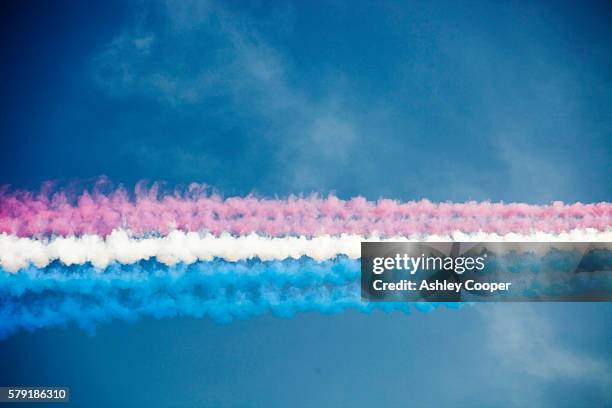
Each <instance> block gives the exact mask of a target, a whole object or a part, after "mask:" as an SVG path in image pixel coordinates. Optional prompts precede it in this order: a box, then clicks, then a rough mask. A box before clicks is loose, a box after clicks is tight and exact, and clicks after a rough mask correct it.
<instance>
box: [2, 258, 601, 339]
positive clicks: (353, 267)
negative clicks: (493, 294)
mask: <svg viewBox="0 0 612 408" xmlns="http://www.w3.org/2000/svg"><path fill="white" fill-rule="evenodd" d="M581 256H582V254H581V253H579V252H577V251H573V250H572V251H558V250H554V251H551V252H548V253H546V255H544V256H541V257H540V256H536V255H534V254H533V253H528V254H524V255H519V254H517V253H516V252H514V251H513V252H511V253H507V254H505V255H500V257H498V258H496V259H495V261H494V262H492V263H491V264H489V265H492V266H493V269H491V270H488V269H485V270H484V271H482V273H483V274H488V273H492V274H497V275H496V276H498V277H500V278H508V274H509V275H515V274H516V272H515V271H513V270H514V269H516V268H515V266H516V265H520V266H521V268H520V269H521V270H522V271H524V272H525V273H521V274H520V276H519V279H514V284H517V285H518V284H521V285H522V286H521V288H522V290H524V291H525V293H527V292H529V293H530V294H531V295H533V294H534V293H537V294H538V295H540V296H548V295H559V294H562V295H573V294H578V293H580V291H582V290H592V289H593V287H595V288H597V289H602V290H612V279H611V276H610V274H609V273H608V274H605V275H600V276H595V277H594V278H593V279H591V278H590V277H585V276H584V275H578V274H575V273H573V272H572V271H574V269H575V268H576V265H577V264H578V263H579V261H580V258H581ZM594 260H595V261H596V262H597V263H601V262H603V263H604V264H605V265H608V266H610V253H609V252H608V253H607V254H606V255H605V256H604V257H603V258H600V257H599V255H596V256H595V258H594ZM500 265H501V266H502V269H499V268H498V267H499V266H500ZM506 265H510V267H509V268H507V269H506V267H505V266H506ZM546 270H553V271H554V272H555V273H556V271H558V275H555V274H554V273H553V274H551V273H547V274H546V275H544V274H543V272H544V271H546ZM568 272H570V273H569V274H568ZM551 277H552V279H551ZM585 278H587V279H585ZM500 280H501V279H500ZM436 306H437V304H435V303H424V302H423V303H421V302H417V303H408V302H401V303H398V302H373V303H372V302H364V301H362V300H361V287H360V262H359V261H357V260H353V259H349V258H347V257H338V258H336V259H334V260H330V261H323V262H317V261H314V260H312V259H309V258H301V259H299V260H286V261H271V262H261V261H240V262H227V261H221V260H214V261H211V262H198V263H194V264H190V265H186V264H178V265H175V266H173V267H166V266H163V265H162V264H160V263H158V262H154V261H147V262H139V263H137V264H133V265H121V264H112V265H110V266H109V267H108V268H106V269H105V270H104V271H102V272H101V271H99V270H97V269H95V268H94V267H92V266H76V265H75V266H71V267H65V266H61V265H58V264H57V263H56V264H53V265H52V266H50V267H48V268H44V269H40V268H34V267H30V268H26V269H24V270H21V271H19V272H18V273H6V272H4V271H2V270H0V338H1V337H6V336H10V335H12V334H14V333H16V332H18V331H20V330H30V331H31V330H36V329H40V328H45V327H55V326H62V325H66V324H69V323H73V322H74V323H76V324H77V325H78V326H79V327H82V328H83V329H86V330H93V329H95V328H96V327H97V326H99V325H100V324H103V323H108V322H111V321H114V320H127V321H133V320H137V319H139V318H142V317H154V318H164V317H174V316H191V317H197V318H203V317H209V318H212V319H213V320H215V321H218V322H229V321H231V320H233V319H246V318H249V317H252V316H259V315H262V314H265V313H273V314H274V315H277V316H284V317H291V316H293V315H294V314H296V313H301V312H320V313H338V312H342V311H345V310H347V309H351V310H356V311H361V312H370V311H372V310H375V309H381V310H401V311H408V310H409V309H410V308H412V307H414V308H416V309H418V310H422V311H428V310H431V309H432V308H434V307H436ZM447 306H449V307H458V304H456V303H451V304H447Z"/></svg>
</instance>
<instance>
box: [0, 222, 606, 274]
mask: <svg viewBox="0 0 612 408" xmlns="http://www.w3.org/2000/svg"><path fill="white" fill-rule="evenodd" d="M132 235H133V234H131V233H130V232H129V231H125V230H115V231H113V232H111V233H110V234H109V235H108V236H106V237H100V236H97V235H83V236H81V237H61V236H60V237H55V238H52V239H33V238H20V237H17V236H15V235H6V234H0V267H1V268H3V269H4V270H5V271H7V272H16V271H18V270H19V269H22V268H26V267H28V266H30V265H34V266H36V267H39V268H43V267H45V266H47V265H49V264H50V263H51V262H53V261H56V260H57V261H60V262H61V263H62V264H64V265H67V266H70V265H83V264H91V265H93V266H94V267H96V268H98V269H104V268H106V267H107V266H108V265H110V264H112V263H121V264H133V263H136V262H139V261H142V260H149V259H152V260H156V261H157V262H160V263H162V264H164V265H167V266H173V265H176V264H177V263H186V264H190V263H194V262H198V261H211V260H213V259H223V260H227V261H241V260H248V259H259V260H262V261H270V260H284V259H299V258H301V257H309V258H312V259H314V260H316V261H324V260H329V259H334V258H336V257H338V256H347V257H349V258H351V259H358V258H359V257H360V253H361V242H367V241H389V242H410V241H412V242H419V241H429V242H438V241H445V242H451V241H459V242H607V241H612V229H610V230H607V231H604V232H602V231H598V230H595V229H587V230H572V231H567V232H563V233H559V234H551V233H544V232H534V233H531V234H528V235H523V234H515V233H509V234H506V235H497V234H490V233H483V232H481V233H467V234H466V233H463V232H459V231H456V232H454V233H453V234H451V235H428V236H421V235H412V236H408V237H403V236H396V237H390V238H386V239H383V238H381V237H377V236H360V235H354V234H342V235H340V236H330V235H323V236H315V237H311V238H307V237H304V236H302V237H282V238H280V237H276V238H275V237H265V236H260V235H257V234H249V235H245V236H238V237H236V236H232V235H230V234H223V235H221V236H215V235H211V234H199V233H195V232H183V231H179V230H175V231H172V232H170V233H169V234H168V235H167V236H161V237H150V238H138V237H133V236H132Z"/></svg>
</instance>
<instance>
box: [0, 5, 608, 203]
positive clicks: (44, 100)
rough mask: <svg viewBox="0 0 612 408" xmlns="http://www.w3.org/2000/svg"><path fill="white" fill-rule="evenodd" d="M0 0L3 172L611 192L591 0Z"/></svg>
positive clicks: (513, 194) (28, 180)
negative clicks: (1, 2)
mask: <svg viewBox="0 0 612 408" xmlns="http://www.w3.org/2000/svg"><path fill="white" fill-rule="evenodd" d="M3 7H4V8H5V9H7V8H8V10H6V12H5V13H3V15H4V16H5V17H4V21H3V24H2V27H3V28H2V41H3V42H4V43H3V46H2V50H1V51H0V53H1V58H2V61H3V64H2V67H0V69H1V70H2V75H3V77H5V78H10V80H8V81H7V82H6V83H5V84H4V85H3V87H2V96H3V100H5V101H6V102H5V114H4V115H2V121H1V122H0V126H1V127H0V132H1V134H2V138H3V142H4V143H3V147H4V148H3V149H2V152H1V153H0V154H1V155H2V156H1V157H0V159H1V160H2V161H3V162H4V163H6V164H7V165H6V166H5V167H6V170H5V171H4V172H3V174H2V182H5V183H7V182H8V183H13V184H15V185H17V186H28V187H30V186H32V187H33V186H37V185H38V183H40V181H42V180H45V179H49V178H52V179H55V178H60V179H64V178H72V177H78V178H88V177H95V176H98V175H100V174H106V175H108V176H109V177H110V178H111V179H112V180H114V181H115V182H123V183H127V184H131V183H134V182H136V181H138V180H140V179H142V178H147V179H153V180H166V181H168V182H169V183H171V184H176V183H187V182H192V181H200V182H205V183H209V184H211V185H213V186H215V187H217V188H218V189H219V190H221V191H222V192H223V193H225V194H244V193H248V192H251V191H255V192H258V193H260V194H263V195H274V194H278V195H286V194H288V193H290V192H308V191H320V192H324V193H326V192H328V191H330V190H333V191H336V192H337V193H338V194H339V195H341V196H344V197H348V196H352V195H356V194H361V195H365V196H367V197H369V198H378V197H380V196H386V197H393V198H401V199H412V198H429V199H432V200H457V201H463V200H467V199H477V200H483V199H491V200H505V201H527V202H549V201H551V200H564V201H577V200H580V201H602V200H609V199H610V196H611V190H610V183H609V177H608V175H609V173H610V161H609V153H610V149H611V142H610V140H611V138H610V132H611V130H610V129H611V123H612V121H611V119H612V118H611V116H612V115H611V114H610V110H609V109H607V107H608V105H609V101H610V97H611V94H610V93H611V89H612V87H611V80H612V74H611V73H612V56H611V55H612V54H611V53H610V52H609V48H610V40H609V38H611V37H612V35H611V34H612V33H610V31H611V30H612V29H611V28H610V24H609V23H610V8H609V7H607V5H606V4H605V2H602V3H594V2H586V3H581V4H579V5H578V4H571V3H563V2H550V3H547V2H539V3H527V2H525V3H515V2H513V3H506V2H500V3H497V4H488V3H487V2H482V3H477V2H470V3H465V4H458V3H456V2H448V3H445V2H424V3H400V2H397V3H395V2H384V3H381V4H379V5H377V6H376V7H374V6H372V5H371V4H367V3H360V2H340V1H337V2H329V3H317V2H296V3H288V4H283V5H278V4H276V3H267V2H241V3H240V4H232V3H229V4H222V3H213V2H207V1H206V2H191V1H175V2H172V1H170V2H127V3H123V2H109V3H108V4H104V5H101V4H98V5H89V4H74V3H72V2H68V3H67V4H65V5H64V6H62V5H61V3H58V4H57V5H56V6H50V5H48V4H46V3H44V2H38V3H36V2H32V3H25V4H21V5H12V7H13V9H11V6H7V5H5V6H3ZM8 164H10V165H8Z"/></svg>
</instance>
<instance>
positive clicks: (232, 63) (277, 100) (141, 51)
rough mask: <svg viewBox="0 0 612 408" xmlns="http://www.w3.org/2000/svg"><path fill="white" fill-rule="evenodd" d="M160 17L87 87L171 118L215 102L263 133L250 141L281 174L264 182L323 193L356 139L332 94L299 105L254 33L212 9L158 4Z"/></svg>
mask: <svg viewBox="0 0 612 408" xmlns="http://www.w3.org/2000/svg"><path fill="white" fill-rule="evenodd" d="M147 14H149V12H148V11H147V12H145V13H143V14H142V15H145V16H146V15H147ZM162 15H163V18H162V19H161V20H162V22H163V23H162V24H159V23H156V24H155V25H153V24H151V25H147V24H146V20H147V19H146V18H139V19H137V20H136V21H135V23H134V25H133V26H132V27H127V28H126V29H125V30H124V31H123V32H122V33H120V34H119V35H118V36H117V37H116V38H115V39H113V40H112V41H111V42H110V44H109V45H108V47H107V48H106V50H104V51H103V52H102V53H101V54H100V55H98V56H97V57H96V58H95V59H94V61H93V65H92V66H93V74H94V78H95V80H96V81H97V83H98V85H99V86H100V87H101V88H102V89H104V90H105V91H106V92H108V94H109V95H112V96H117V97H123V96H126V95H133V94H136V95H139V96H144V97H148V98H151V99H153V100H156V101H158V102H160V103H163V104H166V105H168V106H169V107H173V108H185V107H188V108H193V107H194V106H196V105H198V104H206V103H207V102H208V101H210V100H213V99H215V98H223V99H224V103H225V104H227V103H229V106H230V108H229V109H230V110H231V111H235V112H239V114H246V115H249V116H250V117H255V118H256V120H258V121H263V122H264V123H265V124H266V126H265V130H264V131H263V132H260V136H262V137H264V138H266V139H268V143H269V144H271V145H273V146H276V147H275V148H274V149H273V152H272V155H271V157H270V160H272V161H273V162H274V163H275V167H277V168H282V169H283V177H282V178H280V177H277V176H274V174H275V173H274V172H271V174H272V175H271V176H270V177H273V178H274V177H276V179H275V180H273V181H272V182H274V183H280V184H285V185H284V186H283V187H284V188H297V189H326V188H329V187H330V186H331V185H333V182H334V178H335V177H337V175H338V172H337V171H334V169H336V168H337V167H338V166H342V165H343V163H345V162H346V161H347V160H348V159H349V158H350V157H351V152H354V150H355V148H356V146H357V144H358V143H357V142H358V138H359V132H358V130H357V126H356V125H355V124H354V123H353V122H352V119H351V115H350V112H347V111H346V109H344V107H343V105H342V98H341V97H340V95H338V94H337V92H336V91H335V90H330V92H329V93H328V94H327V95H324V96H323V97H322V98H320V99H316V100H315V99H312V98H310V97H308V96H307V94H306V93H305V92H304V90H302V89H300V88H299V87H297V86H295V85H292V84H291V83H290V81H289V80H288V72H289V71H290V70H291V64H290V63H288V62H287V59H286V56H285V55H283V53H281V52H279V51H278V50H277V49H276V48H274V47H273V46H272V45H271V44H270V43H269V42H267V41H265V39H263V38H262V36H261V35H260V33H259V32H258V30H257V27H256V24H254V23H253V22H252V21H250V20H249V19H248V18H245V17H243V16H237V15H234V14H232V13H230V12H229V11H228V10H227V9H225V8H223V7H221V6H220V5H218V4H215V3H212V2H204V3H202V2H198V1H194V2H191V1H180V2H176V1H168V2H166V3H165V9H164V13H162ZM279 24H281V25H282V24H286V22H284V21H281V22H280V23H279ZM215 103H216V102H215ZM184 148H185V149H188V150H191V151H192V150H193V147H192V146H185V147H184ZM147 149H148V151H150V150H151V149H153V147H152V146H149V147H148V148H147ZM175 156H176V157H182V158H189V157H195V158H197V157H199V155H193V154H178V155H175ZM201 165H202V163H189V164H185V163H182V165H181V166H178V167H180V168H185V167H187V168H191V169H198V168H201ZM178 167H177V168H178Z"/></svg>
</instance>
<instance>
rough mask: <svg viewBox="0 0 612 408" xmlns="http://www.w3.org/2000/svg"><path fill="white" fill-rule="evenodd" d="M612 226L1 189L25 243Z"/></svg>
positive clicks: (453, 212)
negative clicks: (118, 232) (127, 236)
mask: <svg viewBox="0 0 612 408" xmlns="http://www.w3.org/2000/svg"><path fill="white" fill-rule="evenodd" d="M611 226H612V204H611V203H605V202H602V203H595V204H582V203H575V204H564V203H562V202H558V201H557V202H553V203H552V204H550V205H530V204H524V203H508V204H505V203H492V202H473V201H472V202H466V203H450V202H446V203H433V202H430V201H427V200H421V201H408V202H400V201H396V200H390V199H379V200H377V201H367V200H366V199H365V198H363V197H354V198H351V199H349V200H342V199H339V198H337V197H335V196H333V195H330V196H328V197H326V198H322V197H319V196H315V195H311V196H307V197H296V196H290V197H288V198H287V199H266V198H256V197H253V196H246V197H230V198H225V199H224V198H222V197H221V196H219V195H217V194H207V193H206V190H205V187H203V186H201V185H192V186H190V188H189V189H188V191H187V192H183V193H173V194H167V195H163V194H160V193H159V187H158V186H157V185H153V187H151V188H149V189H147V188H144V187H142V185H139V186H137V188H136V190H135V193H134V194H129V193H128V192H127V191H126V190H125V189H123V188H118V189H115V190H113V191H110V192H107V193H102V192H100V191H97V190H95V189H94V191H93V192H91V193H90V192H88V191H84V192H82V193H79V194H76V195H73V196H71V195H70V194H69V193H67V192H66V191H59V192H55V193H49V192H46V191H44V189H43V191H41V192H39V193H32V192H26V191H10V190H9V189H8V188H7V187H4V188H2V189H0V233H7V234H15V235H18V236H20V237H27V236H51V235H61V236H68V235H77V236H78V235H82V234H98V235H102V236H106V235H109V234H110V233H111V232H112V230H113V229H117V228H123V229H127V230H130V231H131V232H132V233H133V234H134V235H136V236H142V235H147V234H162V235H165V234H167V233H168V232H170V231H172V230H175V229H179V230H183V231H207V232H210V233H212V234H214V235H219V234H221V233H223V232H229V233H232V234H236V235H243V234H248V233H257V234H260V235H266V236H273V237H280V236H288V235H304V236H316V235H321V234H330V235H339V234H341V233H348V234H360V235H364V236H368V235H372V234H378V235H381V236H395V235H412V234H440V235H441V234H450V233H452V232H454V231H462V232H466V233H467V232H486V233H497V234H507V233H520V234H528V233H530V232H533V231H540V232H547V233H560V232H564V231H570V230H574V229H586V228H593V229H596V230H599V231H606V230H608V229H609V228H610V227H611Z"/></svg>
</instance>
